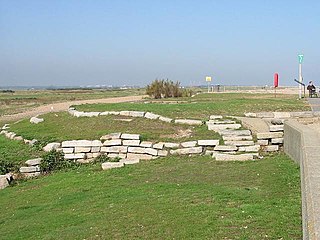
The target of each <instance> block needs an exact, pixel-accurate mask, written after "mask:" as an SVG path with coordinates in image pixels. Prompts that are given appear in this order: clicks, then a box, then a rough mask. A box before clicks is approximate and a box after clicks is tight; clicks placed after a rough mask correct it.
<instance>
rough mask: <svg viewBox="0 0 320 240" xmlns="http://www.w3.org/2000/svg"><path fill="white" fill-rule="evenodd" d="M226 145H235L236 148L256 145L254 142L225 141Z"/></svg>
mask: <svg viewBox="0 0 320 240" xmlns="http://www.w3.org/2000/svg"><path fill="white" fill-rule="evenodd" d="M224 144H225V145H234V146H250V145H254V142H253V141H250V140H249V141H225V142H224Z"/></svg>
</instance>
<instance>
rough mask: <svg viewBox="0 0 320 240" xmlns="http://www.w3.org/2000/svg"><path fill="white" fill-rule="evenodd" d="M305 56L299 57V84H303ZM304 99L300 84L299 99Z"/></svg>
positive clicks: (300, 55)
mask: <svg viewBox="0 0 320 240" xmlns="http://www.w3.org/2000/svg"><path fill="white" fill-rule="evenodd" d="M303 57H304V55H303V54H299V55H298V60H299V82H300V83H302V79H303V78H302V62H303ZM301 97H302V84H299V99H301Z"/></svg>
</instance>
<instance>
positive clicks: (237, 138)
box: [222, 135, 253, 141]
mask: <svg viewBox="0 0 320 240" xmlns="http://www.w3.org/2000/svg"><path fill="white" fill-rule="evenodd" d="M222 139H223V140H224V141H243V140H252V139H253V138H252V136H237V135H234V136H232V135H226V136H222Z"/></svg>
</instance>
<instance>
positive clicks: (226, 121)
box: [207, 119, 236, 125]
mask: <svg viewBox="0 0 320 240" xmlns="http://www.w3.org/2000/svg"><path fill="white" fill-rule="evenodd" d="M235 123H236V121H234V120H229V119H225V120H209V121H208V122H207V125H208V124H235Z"/></svg>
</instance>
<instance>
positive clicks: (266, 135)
mask: <svg viewBox="0 0 320 240" xmlns="http://www.w3.org/2000/svg"><path fill="white" fill-rule="evenodd" d="M282 137H283V132H264V133H257V139H270V138H282Z"/></svg>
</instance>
